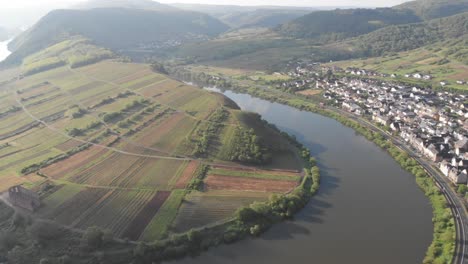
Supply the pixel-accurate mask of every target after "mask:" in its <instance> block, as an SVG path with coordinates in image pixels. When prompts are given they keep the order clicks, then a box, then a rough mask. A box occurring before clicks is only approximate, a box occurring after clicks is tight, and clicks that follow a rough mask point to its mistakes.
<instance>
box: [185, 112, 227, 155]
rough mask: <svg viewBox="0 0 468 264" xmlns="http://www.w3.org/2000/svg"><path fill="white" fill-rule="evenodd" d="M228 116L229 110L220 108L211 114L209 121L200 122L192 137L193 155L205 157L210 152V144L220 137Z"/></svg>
mask: <svg viewBox="0 0 468 264" xmlns="http://www.w3.org/2000/svg"><path fill="white" fill-rule="evenodd" d="M228 117H229V111H228V110H226V109H225V108H219V109H217V110H216V111H215V112H214V113H213V114H212V115H211V116H210V118H209V119H208V121H207V122H200V123H199V126H198V129H197V130H196V131H195V133H194V135H193V136H192V139H191V144H192V145H194V147H193V152H192V155H194V156H196V157H205V156H206V155H207V154H208V149H209V147H210V145H211V144H212V143H213V142H214V141H216V139H218V138H219V135H220V134H221V131H222V129H223V128H224V126H225V125H224V123H223V122H224V121H226V120H227V119H228Z"/></svg>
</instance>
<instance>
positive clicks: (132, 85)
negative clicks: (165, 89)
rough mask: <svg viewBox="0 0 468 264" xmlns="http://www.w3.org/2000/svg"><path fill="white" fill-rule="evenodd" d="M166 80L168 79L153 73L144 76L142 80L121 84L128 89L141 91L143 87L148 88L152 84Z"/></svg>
mask: <svg viewBox="0 0 468 264" xmlns="http://www.w3.org/2000/svg"><path fill="white" fill-rule="evenodd" d="M165 79H166V77H164V76H163V75H159V74H154V73H152V74H149V75H147V76H144V77H142V78H139V79H136V80H132V81H130V82H127V83H123V84H121V86H122V87H125V88H127V89H130V90H139V89H141V88H143V87H146V86H149V85H151V84H154V83H157V82H160V81H163V80H165Z"/></svg>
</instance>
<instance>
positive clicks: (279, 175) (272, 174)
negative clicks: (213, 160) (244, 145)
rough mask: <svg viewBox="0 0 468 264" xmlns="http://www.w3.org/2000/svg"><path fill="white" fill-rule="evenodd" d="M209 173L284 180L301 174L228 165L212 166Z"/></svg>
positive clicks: (297, 177) (293, 178) (297, 178)
mask: <svg viewBox="0 0 468 264" xmlns="http://www.w3.org/2000/svg"><path fill="white" fill-rule="evenodd" d="M210 174H214V175H223V176H234V177H247V178H255V179H269V180H284V181H296V182H298V181H299V180H300V179H301V175H300V174H299V173H297V172H292V171H284V170H261V169H255V168H242V167H228V166H213V168H212V169H211V170H210Z"/></svg>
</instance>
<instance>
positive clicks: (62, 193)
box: [42, 184, 84, 210]
mask: <svg viewBox="0 0 468 264" xmlns="http://www.w3.org/2000/svg"><path fill="white" fill-rule="evenodd" d="M83 189H84V187H83V186H80V185H76V184H67V185H65V186H63V187H62V188H60V189H59V190H58V191H56V192H54V193H53V194H51V195H50V196H48V197H47V198H46V199H44V201H42V203H43V204H44V205H45V206H46V208H47V209H48V210H50V209H53V208H56V207H58V206H59V205H61V204H62V203H64V202H66V201H67V200H68V199H70V198H72V197H73V196H74V195H76V194H78V193H79V192H81V191H82V190H83Z"/></svg>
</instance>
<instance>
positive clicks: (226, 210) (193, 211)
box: [173, 191, 270, 232]
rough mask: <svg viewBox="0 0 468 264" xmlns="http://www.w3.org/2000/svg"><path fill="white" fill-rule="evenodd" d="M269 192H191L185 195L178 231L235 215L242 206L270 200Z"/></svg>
mask: <svg viewBox="0 0 468 264" xmlns="http://www.w3.org/2000/svg"><path fill="white" fill-rule="evenodd" d="M269 195H270V194H269V193H267V192H246V191H209V192H197V193H191V194H189V195H187V196H186V197H185V201H184V202H183V203H182V205H181V207H180V210H179V213H178V215H177V218H176V220H175V223H174V226H173V228H174V230H175V231H176V232H185V231H188V230H190V229H191V228H199V227H202V226H205V225H207V224H208V225H210V224H215V223H217V222H220V221H224V220H226V219H229V218H230V217H232V216H233V214H234V212H235V211H236V210H237V209H238V208H240V207H242V206H247V205H250V204H252V203H253V202H261V201H266V200H268V197H269Z"/></svg>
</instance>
